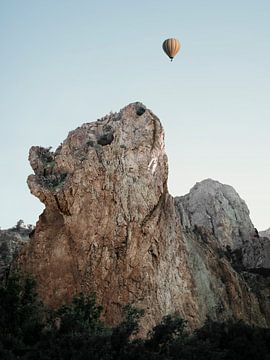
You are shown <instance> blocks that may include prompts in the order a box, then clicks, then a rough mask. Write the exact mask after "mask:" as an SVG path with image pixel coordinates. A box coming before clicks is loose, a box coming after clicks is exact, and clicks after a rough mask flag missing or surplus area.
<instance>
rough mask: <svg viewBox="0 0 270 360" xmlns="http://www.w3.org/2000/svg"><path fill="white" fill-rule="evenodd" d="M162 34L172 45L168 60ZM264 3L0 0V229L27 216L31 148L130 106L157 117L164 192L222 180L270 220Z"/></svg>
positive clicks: (269, 30)
mask: <svg viewBox="0 0 270 360" xmlns="http://www.w3.org/2000/svg"><path fill="white" fill-rule="evenodd" d="M167 37H177V38H179V40H180V41H181V43H182V50H181V52H180V53H179V54H178V56H177V57H176V59H175V61H174V62H173V63H170V61H169V59H168V58H167V57H166V56H165V55H164V54H163V53H162V50H161V44H162V41H163V40H164V39H166V38H167ZM269 96H270V1H269V0H256V1H255V0H253V1H249V0H237V1H236V0H234V1H232V0H227V1H218V0H209V1H207V0H206V1H202V0H197V1H193V0H189V1H181V0H173V1H169V0H167V1H164V0H162V1H160V0H149V1H148V0H144V1H141V0H138V1H134V0H133V1H130V0H121V1H120V0H113V1H110V0H107V1H104V0H73V1H71V0H32V1H31V0H0V124H1V125H0V129H1V141H0V150H1V157H0V168H1V176H0V204H1V210H0V212H1V217H0V226H1V227H2V228H7V227H10V226H13V225H14V224H15V223H16V222H17V220H18V219H21V218H22V219H24V220H25V222H26V223H32V224H33V223H35V222H36V220H37V219H38V215H39V214H40V213H41V211H42V209H43V205H42V204H41V203H40V202H39V200H38V199H36V198H35V197H34V196H33V195H31V194H30V191H29V189H28V187H27V185H26V178H27V176H28V175H29V174H30V173H32V170H31V168H30V166H29V164H28V160H27V158H28V150H29V148H30V147H31V146H32V145H41V146H45V147H47V146H53V148H55V147H57V146H58V145H59V144H60V142H62V140H64V139H65V138H66V136H67V134H68V132H69V131H70V130H72V129H74V128H76V127H77V126H79V125H81V124H82V123H83V122H86V121H94V120H96V119H97V118H98V117H100V116H102V115H105V114H106V113H108V112H110V111H111V110H112V111H118V110H119V109H120V108H122V107H123V106H125V105H127V104H128V103H130V102H133V101H141V102H143V103H144V104H145V105H146V106H147V107H149V108H151V109H152V110H153V111H154V112H155V113H156V114H157V115H158V116H159V118H160V119H161V121H162V123H163V126H164V128H165V134H166V138H165V139H166V151H167V154H168V157H169V171H170V174H169V189H170V192H171V193H172V195H183V194H185V193H187V192H188V191H189V189H190V188H191V187H192V186H193V185H194V184H195V183H196V182H197V181H201V180H203V179H205V178H212V179H215V180H218V181H220V182H223V183H226V184H230V185H232V186H233V187H234V188H235V189H236V190H237V192H238V193H239V194H240V196H241V197H242V198H243V199H244V200H245V201H246V203H247V204H248V207H249V209H250V211H251V219H252V221H253V223H254V224H255V226H256V227H257V228H258V229H260V230H262V229H265V228H267V227H269V226H270V157H269V155H270V151H269V150H270V142H269V138H270V101H269V100H270V99H269Z"/></svg>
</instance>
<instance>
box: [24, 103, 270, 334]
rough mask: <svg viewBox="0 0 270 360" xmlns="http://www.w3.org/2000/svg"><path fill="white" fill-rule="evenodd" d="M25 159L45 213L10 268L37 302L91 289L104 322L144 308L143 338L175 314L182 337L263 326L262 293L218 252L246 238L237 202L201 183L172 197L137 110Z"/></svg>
mask: <svg viewBox="0 0 270 360" xmlns="http://www.w3.org/2000/svg"><path fill="white" fill-rule="evenodd" d="M29 160H30V163H31V166H32V168H33V170H34V172H35V174H34V175H30V176H29V178H28V185H29V187H30V190H31V192H32V193H33V194H34V195H35V196H37V197H38V198H39V199H40V200H41V201H42V202H43V203H44V204H45V206H46V208H45V210H44V212H43V214H42V215H41V216H40V218H39V221H38V223H37V226H36V230H35V233H34V234H33V236H32V238H31V241H30V242H29V243H28V244H27V245H26V246H25V247H24V249H23V251H22V252H21V254H20V257H19V259H18V266H19V267H20V268H21V269H22V270H23V271H25V272H27V273H31V274H32V275H34V277H35V278H36V279H37V282H38V291H39V294H40V296H41V297H42V299H43V300H44V301H45V302H46V303H47V304H48V305H50V306H53V307H57V306H59V305H60V304H62V303H64V302H68V301H70V300H71V298H72V296H73V295H74V294H76V293H78V292H85V293H89V292H95V293H96V295H97V301H98V303H100V304H102V305H103V307H104V318H105V319H106V320H107V321H108V322H109V323H115V322H117V321H118V320H119V316H120V310H121V306H122V305H123V304H126V303H132V304H134V305H136V306H138V307H142V308H144V309H145V312H146V315H145V317H144V318H143V321H142V328H143V332H144V333H146V332H147V330H148V329H149V328H151V327H152V326H153V325H154V324H156V323H157V322H159V321H160V319H161V317H162V316H164V315H165V314H168V313H173V312H176V311H177V312H179V313H180V315H181V316H183V317H184V318H185V319H187V320H188V322H189V325H190V328H195V327H197V326H199V325H201V324H202V323H203V321H204V320H205V319H206V316H210V317H212V318H214V319H220V320H222V319H226V318H228V317H235V318H242V319H244V320H245V321H247V322H249V323H251V324H258V325H261V326H269V325H270V316H269V308H270V306H269V303H268V304H267V296H270V293H269V291H268V290H267V286H268V285H267V284H266V285H265V284H264V285H262V286H261V288H260V290H258V291H259V292H260V294H262V295H260V294H259V295H258V294H257V293H256V291H255V290H254V289H252V288H251V287H250V285H249V283H248V280H246V278H245V276H244V275H243V273H241V272H240V271H238V272H237V271H236V270H235V269H234V268H233V266H232V261H231V259H230V256H231V257H232V255H231V254H229V255H228V254H226V251H225V248H226V245H230V246H231V248H232V249H234V248H236V249H237V248H239V247H240V246H241V245H242V244H243V243H244V242H246V241H247V242H248V241H250V239H251V238H252V236H253V235H254V228H253V225H252V223H251V222H250V220H249V217H248V210H247V207H246V205H245V204H244V203H243V201H242V200H241V199H240V198H239V197H238V196H237V194H236V193H235V191H234V190H233V189H232V188H231V187H226V186H223V185H221V184H219V183H217V182H211V181H210V180H207V181H206V182H204V183H201V184H199V185H197V188H196V187H195V188H194V189H193V191H192V192H191V193H190V194H189V195H187V196H186V197H183V198H180V199H179V198H178V199H175V200H174V199H173V198H172V196H170V195H169V193H168V190H167V177H168V166H167V157H166V154H165V152H164V133H163V129H162V126H161V124H160V122H159V120H158V118H157V117H156V116H155V115H154V114H153V113H152V112H151V111H150V110H148V109H146V108H145V107H144V105H142V104H141V103H134V104H130V105H128V106H127V107H125V108H124V109H122V110H121V111H120V112H119V113H116V114H111V115H108V116H105V117H104V118H102V119H100V120H98V121H96V122H93V123H87V124H83V125H82V126H81V127H79V128H77V129H76V130H74V131H72V132H70V133H69V135H68V137H67V139H66V140H65V141H64V142H63V144H62V145H61V146H59V148H58V149H57V150H56V151H55V152H52V151H51V150H50V149H45V148H41V147H32V148H31V149H30V155H29ZM210 185H211V186H210ZM212 186H214V189H212V190H211V188H212ZM196 189H197V190H196ZM198 189H199V192H200V194H203V196H202V197H201V199H199V197H198V196H197V195H196V193H197V191H198ZM200 189H203V190H202V191H201V190H200ZM205 189H207V194H205V193H204V191H205ZM215 194H216V195H217V194H218V197H217V199H216V200H215V196H216V195H215ZM199 202H201V205H199ZM214 202H216V203H217V206H216V207H215V205H214ZM195 204H197V205H195ZM234 207H235V208H234ZM200 211H201V212H202V213H203V215H202V216H200V215H199V212H200ZM226 216H227V218H226ZM209 217H211V221H210V220H209ZM195 225H196V226H195ZM223 232H224V233H225V234H223ZM230 251H233V250H230ZM252 276H257V277H259V276H260V275H254V274H252ZM258 281H259V280H258ZM257 288H258V287H257ZM257 288H256V289H257ZM267 291H268V292H267Z"/></svg>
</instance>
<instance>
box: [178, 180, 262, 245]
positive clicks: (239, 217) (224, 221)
mask: <svg viewBox="0 0 270 360" xmlns="http://www.w3.org/2000/svg"><path fill="white" fill-rule="evenodd" d="M175 202H176V206H177V208H178V211H179V213H180V216H181V223H182V226H183V227H184V228H186V227H187V228H191V229H194V227H195V226H199V227H203V228H204V229H206V230H208V231H209V232H210V233H211V234H212V235H213V237H214V238H215V239H216V241H217V243H218V245H219V246H221V247H226V246H229V247H230V248H231V249H236V248H239V247H241V246H242V245H243V244H245V243H247V242H250V241H251V239H252V238H253V237H254V235H255V229H254V226H253V224H252V222H251V220H250V218H249V210H248V207H247V205H246V203H245V202H244V200H242V199H241V198H240V196H239V195H238V194H237V192H236V191H235V190H234V188H232V187H231V186H229V185H223V184H221V183H219V182H218V181H214V180H212V179H207V180H203V181H201V182H200V183H197V184H196V185H195V186H194V187H193V188H192V189H191V190H190V192H189V193H188V194H187V195H185V196H181V197H176V199H175Z"/></svg>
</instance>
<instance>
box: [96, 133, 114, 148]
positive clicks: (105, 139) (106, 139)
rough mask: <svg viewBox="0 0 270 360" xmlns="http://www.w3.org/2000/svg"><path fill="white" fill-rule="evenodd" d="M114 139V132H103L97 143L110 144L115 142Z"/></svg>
mask: <svg viewBox="0 0 270 360" xmlns="http://www.w3.org/2000/svg"><path fill="white" fill-rule="evenodd" d="M113 139H114V136H113V134H112V133H108V134H103V135H101V136H100V137H99V139H98V141H97V143H98V144H99V145H102V146H105V145H110V144H111V143H112V142H113Z"/></svg>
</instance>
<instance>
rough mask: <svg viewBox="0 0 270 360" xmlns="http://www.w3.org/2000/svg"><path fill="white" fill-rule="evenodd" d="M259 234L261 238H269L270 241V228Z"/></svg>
mask: <svg viewBox="0 0 270 360" xmlns="http://www.w3.org/2000/svg"><path fill="white" fill-rule="evenodd" d="M259 234H260V236H261V237H267V238H268V239H270V228H269V229H267V230H264V231H260V232H259Z"/></svg>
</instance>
